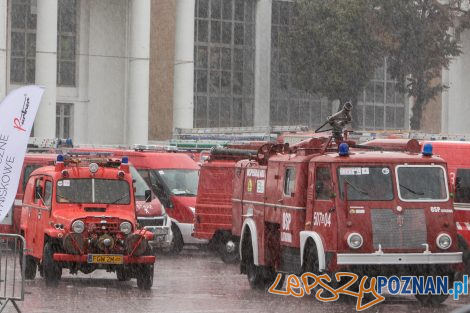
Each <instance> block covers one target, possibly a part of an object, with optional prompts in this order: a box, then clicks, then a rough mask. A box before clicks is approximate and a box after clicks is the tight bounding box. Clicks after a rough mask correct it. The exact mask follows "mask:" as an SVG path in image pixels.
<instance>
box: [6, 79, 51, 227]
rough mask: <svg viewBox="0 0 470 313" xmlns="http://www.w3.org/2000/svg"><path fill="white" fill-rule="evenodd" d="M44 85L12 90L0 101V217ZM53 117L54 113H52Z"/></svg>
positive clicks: (13, 187) (15, 182)
mask: <svg viewBox="0 0 470 313" xmlns="http://www.w3.org/2000/svg"><path fill="white" fill-rule="evenodd" d="M43 93H44V88H42V87H39V86H25V87H21V88H18V89H15V90H13V91H12V92H10V93H9V94H8V96H6V98H5V99H3V101H2V102H1V103H0V221H3V219H4V218H5V216H6V215H7V214H8V212H9V211H10V209H11V207H12V205H13V201H14V200H15V195H16V191H17V189H18V183H19V180H20V176H21V168H22V167H23V161H24V156H25V154H26V149H27V146H28V139H29V135H30V134H31V129H32V127H33V123H34V119H35V117H36V112H37V111H38V107H39V103H41V97H42V94H43ZM52 118H55V117H52Z"/></svg>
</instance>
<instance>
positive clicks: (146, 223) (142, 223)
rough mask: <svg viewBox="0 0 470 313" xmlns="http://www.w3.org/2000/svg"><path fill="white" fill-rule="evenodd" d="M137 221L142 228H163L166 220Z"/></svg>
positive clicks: (148, 219)
mask: <svg viewBox="0 0 470 313" xmlns="http://www.w3.org/2000/svg"><path fill="white" fill-rule="evenodd" d="M137 221H138V222H139V224H140V226H142V227H146V226H163V225H164V218H162V217H160V218H138V219H137Z"/></svg>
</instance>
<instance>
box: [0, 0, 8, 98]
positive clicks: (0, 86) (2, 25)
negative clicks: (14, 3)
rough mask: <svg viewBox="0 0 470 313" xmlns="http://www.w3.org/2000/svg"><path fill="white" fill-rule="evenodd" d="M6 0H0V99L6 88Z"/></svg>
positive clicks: (3, 95)
mask: <svg viewBox="0 0 470 313" xmlns="http://www.w3.org/2000/svg"><path fill="white" fill-rule="evenodd" d="M7 11H8V10H7V0H0V101H2V100H3V98H4V97H5V95H6V88H7V76H8V75H7V38H8V37H7Z"/></svg>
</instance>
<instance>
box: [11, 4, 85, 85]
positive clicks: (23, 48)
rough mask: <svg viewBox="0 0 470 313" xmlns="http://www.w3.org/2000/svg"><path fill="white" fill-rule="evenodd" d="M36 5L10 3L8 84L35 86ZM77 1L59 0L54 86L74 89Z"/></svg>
mask: <svg viewBox="0 0 470 313" xmlns="http://www.w3.org/2000/svg"><path fill="white" fill-rule="evenodd" d="M37 1H38V0H12V1H11V56H10V59H11V62H10V81H11V82H12V83H16V84H30V83H34V82H35V74H36V29H37V25H36V24H37ZM77 3H78V0H59V1H58V12H57V14H58V15H57V85H58V86H75V77H76V49H77V24H78V15H77V11H78V4H77Z"/></svg>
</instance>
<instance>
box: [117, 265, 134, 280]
mask: <svg viewBox="0 0 470 313" xmlns="http://www.w3.org/2000/svg"><path fill="white" fill-rule="evenodd" d="M131 276H132V275H131V273H130V272H129V270H127V269H125V268H118V269H117V270H116V277H117V280H119V281H129V280H131Z"/></svg>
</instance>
